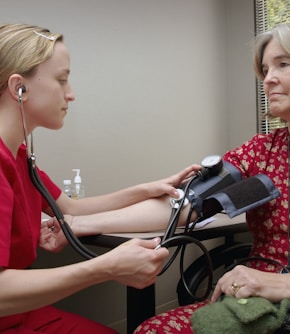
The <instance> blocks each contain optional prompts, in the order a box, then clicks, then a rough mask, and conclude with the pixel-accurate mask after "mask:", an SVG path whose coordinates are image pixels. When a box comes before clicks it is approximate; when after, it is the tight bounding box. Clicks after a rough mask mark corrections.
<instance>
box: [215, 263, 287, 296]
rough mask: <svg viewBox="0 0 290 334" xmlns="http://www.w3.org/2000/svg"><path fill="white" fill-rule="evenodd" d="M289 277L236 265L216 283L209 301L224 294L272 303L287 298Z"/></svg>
mask: <svg viewBox="0 0 290 334" xmlns="http://www.w3.org/2000/svg"><path fill="white" fill-rule="evenodd" d="M289 284H290V275H288V274H278V273H269V272H263V271H260V270H256V269H252V268H248V267H246V266H242V265H238V266H236V267H235V268H234V269H233V270H231V271H229V272H227V273H226V274H224V275H223V276H222V277H221V278H220V279H219V281H218V283H217V285H216V287H215V290H214V292H213V294H212V297H211V301H212V302H215V301H217V299H218V298H219V296H220V295H222V294H225V295H229V296H235V297H236V298H248V297H251V296H258V297H264V298H267V299H269V300H270V301H272V302H279V301H281V300H282V299H283V298H289V296H290V294H289Z"/></svg>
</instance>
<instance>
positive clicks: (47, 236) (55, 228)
mask: <svg viewBox="0 0 290 334" xmlns="http://www.w3.org/2000/svg"><path fill="white" fill-rule="evenodd" d="M66 245H67V240H66V237H65V236H64V234H63V232H62V229H61V227H60V225H59V222H58V221H57V219H56V218H55V217H54V218H50V219H48V220H44V221H42V223H41V229H40V238H39V247H40V248H42V249H45V250H47V251H50V252H55V253H57V252H59V251H61V250H62V249H63V248H64V247H65V246H66Z"/></svg>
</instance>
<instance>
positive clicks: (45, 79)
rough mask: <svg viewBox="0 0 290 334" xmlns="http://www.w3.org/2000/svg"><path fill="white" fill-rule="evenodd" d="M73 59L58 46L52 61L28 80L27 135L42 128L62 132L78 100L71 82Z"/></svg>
mask: <svg viewBox="0 0 290 334" xmlns="http://www.w3.org/2000/svg"><path fill="white" fill-rule="evenodd" d="M69 73H70V58H69V53H68V50H67V48H66V46H65V45H64V44H63V43H62V42H56V43H55V46H54V52H53V55H52V57H51V58H49V59H48V60H47V61H45V62H44V63H42V64H40V65H39V66H38V67H37V71H36V74H35V75H33V77H31V78H27V79H26V84H25V85H26V88H27V93H25V94H27V100H26V101H25V103H24V108H25V118H26V123H27V127H28V131H29V132H30V131H32V130H33V129H34V128H35V127H38V126H42V127H45V128H49V129H59V128H61V127H62V125H63V119H64V117H65V115H66V113H67V110H68V103H69V102H71V101H73V100H74V99H75V96H74V93H73V91H72V89H71V86H70V84H69V82H68V77H69Z"/></svg>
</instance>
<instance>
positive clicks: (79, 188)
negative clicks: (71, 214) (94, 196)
mask: <svg viewBox="0 0 290 334" xmlns="http://www.w3.org/2000/svg"><path fill="white" fill-rule="evenodd" d="M72 171H73V172H75V173H76V175H75V177H74V185H75V196H74V198H76V199H78V198H82V197H85V190H84V186H83V185H82V178H81V176H80V172H81V171H80V169H78V168H74V169H73V170H72Z"/></svg>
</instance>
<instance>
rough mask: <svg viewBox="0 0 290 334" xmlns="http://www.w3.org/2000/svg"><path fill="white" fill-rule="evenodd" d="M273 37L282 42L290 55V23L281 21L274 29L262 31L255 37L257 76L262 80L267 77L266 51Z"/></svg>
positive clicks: (282, 45)
mask: <svg viewBox="0 0 290 334" xmlns="http://www.w3.org/2000/svg"><path fill="white" fill-rule="evenodd" d="M272 39H275V40H277V41H278V42H279V43H280V45H281V47H282V48H283V49H284V50H285V51H286V52H287V53H288V54H289V55H290V24H289V23H281V24H279V25H277V26H276V27H274V28H273V29H271V30H269V31H266V32H264V33H261V34H260V35H258V36H257V37H256V39H255V46H254V70H255V72H256V75H257V77H258V78H259V79H260V80H262V81H263V80H264V79H265V76H264V73H263V68H262V61H263V57H264V51H265V48H266V46H267V45H268V44H269V42H270V41H271V40H272Z"/></svg>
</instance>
